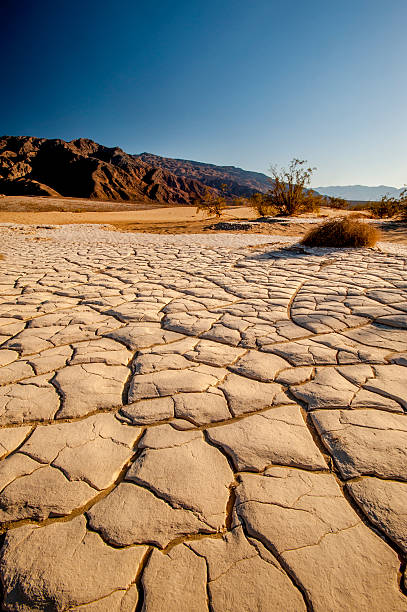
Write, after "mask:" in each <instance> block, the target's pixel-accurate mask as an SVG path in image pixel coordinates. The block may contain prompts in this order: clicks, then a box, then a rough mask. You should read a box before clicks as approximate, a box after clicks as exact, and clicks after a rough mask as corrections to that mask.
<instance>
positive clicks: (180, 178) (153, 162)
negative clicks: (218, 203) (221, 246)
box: [0, 136, 269, 204]
mask: <svg viewBox="0 0 407 612" xmlns="http://www.w3.org/2000/svg"><path fill="white" fill-rule="evenodd" d="M222 184H226V195H228V196H230V197H239V196H247V195H250V194H252V193H254V192H255V191H267V189H268V188H269V180H268V178H267V176H266V175H265V174H261V173H258V172H248V171H246V170H242V169H241V168H235V167H234V166H215V165H213V164H204V163H200V162H193V161H187V160H179V159H170V158H166V157H160V156H158V155H152V154H150V153H142V154H140V155H131V154H129V153H126V152H125V151H123V150H122V149H120V148H119V147H112V148H110V147H105V146H103V145H100V144H98V143H96V142H94V141H93V140H89V139H87V138H79V139H77V140H72V141H70V142H66V141H64V140H60V139H55V140H49V139H46V138H35V137H32V136H2V137H0V193H2V194H5V195H49V196H54V197H55V196H58V195H60V196H64V197H79V198H91V199H97V200H113V201H115V200H116V201H140V200H145V201H149V200H150V201H151V200H153V201H156V202H166V203H171V204H192V203H193V202H194V200H196V198H199V197H201V196H202V195H203V194H204V193H205V189H206V188H207V187H210V188H211V189H214V190H216V191H217V190H218V189H219V188H220V186H221V185H222Z"/></svg>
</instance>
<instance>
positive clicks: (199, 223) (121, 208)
mask: <svg viewBox="0 0 407 612" xmlns="http://www.w3.org/2000/svg"><path fill="white" fill-rule="evenodd" d="M340 214H352V211H345V212H343V211H340ZM353 214H354V213H353ZM336 215H338V212H337V211H335V210H332V209H330V208H322V209H321V212H320V215H319V217H318V218H319V219H320V220H321V222H322V221H323V220H324V219H326V218H328V217H333V216H336ZM256 216H257V215H256V214H255V212H254V211H253V210H252V209H250V208H247V207H229V208H228V209H227V210H226V211H225V212H224V214H223V215H222V217H221V219H220V220H221V221H248V220H250V221H253V220H255V219H256ZM312 217H313V216H312V215H302V216H301V217H298V218H296V219H294V220H292V221H291V222H290V221H287V220H279V219H277V218H276V219H275V220H274V221H273V223H259V224H258V225H256V226H254V227H253V228H252V229H250V230H245V231H244V233H256V234H268V235H272V236H277V235H280V236H302V235H303V234H305V232H306V231H307V230H308V229H309V223H308V222H307V219H309V218H312ZM218 221H219V219H215V218H211V219H209V218H208V217H207V216H206V215H205V214H204V213H202V212H200V213H196V208H195V207H194V206H165V207H163V205H162V204H151V203H148V202H138V203H134V202H132V203H118V202H98V201H95V200H81V199H78V198H49V197H28V196H25V197H24V196H2V197H0V223H18V224H35V225H37V224H73V223H75V224H83V223H85V224H88V223H92V224H93V223H95V224H106V225H109V226H110V229H112V230H113V229H116V230H119V231H121V232H148V233H158V234H200V233H213V232H216V231H218V230H215V229H213V225H214V224H216V223H217V222H218ZM301 221H303V222H301ZM376 225H377V227H379V228H380V230H381V232H382V235H383V237H382V240H384V241H388V242H398V243H400V244H407V223H394V222H389V221H384V222H378V223H377V224H376ZM236 231H239V233H241V231H242V230H236Z"/></svg>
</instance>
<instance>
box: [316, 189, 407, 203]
mask: <svg viewBox="0 0 407 612" xmlns="http://www.w3.org/2000/svg"><path fill="white" fill-rule="evenodd" d="M314 189H315V191H318V193H321V194H322V195H328V196H333V197H335V198H344V199H345V200H357V201H360V202H363V201H371V200H373V201H375V200H380V198H382V197H383V196H385V195H387V196H392V197H395V198H398V197H399V195H400V193H401V191H402V189H397V187H389V186H387V185H378V186H377V187H369V186H367V185H331V186H329V187H314Z"/></svg>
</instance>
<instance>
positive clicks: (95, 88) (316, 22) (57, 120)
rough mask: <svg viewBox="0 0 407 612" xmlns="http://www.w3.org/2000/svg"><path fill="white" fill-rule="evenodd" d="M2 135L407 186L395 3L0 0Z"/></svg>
mask: <svg viewBox="0 0 407 612" xmlns="http://www.w3.org/2000/svg"><path fill="white" fill-rule="evenodd" d="M1 9H2V10H1V16H2V26H3V27H2V34H1V37H0V47H1V58H2V66H1V81H0V82H1V88H2V94H1V96H0V134H10V135H30V136H40V137H45V138H63V139H64V140H71V139H73V138H78V137H87V138H91V139H93V140H96V141H97V142H100V143H101V144H104V145H107V146H116V145H117V146H120V147H122V148H123V149H124V150H125V151H127V152H129V153H140V152H142V151H148V152H151V153H156V154H159V155H164V156H169V157H181V158H186V159H195V160H198V161H207V162H212V163H215V164H222V165H236V166H241V167H243V168H245V169H249V170H258V171H261V172H264V171H267V169H268V167H269V166H270V164H271V163H276V164H283V165H286V164H287V163H288V161H289V160H290V159H291V158H292V157H294V156H295V157H302V158H304V159H307V160H309V161H310V162H311V163H312V165H315V166H317V167H318V172H317V173H316V175H315V179H314V181H313V184H314V185H315V186H316V185H329V184H331V185H338V184H353V183H362V184H368V185H378V184H381V183H384V184H387V185H394V186H401V185H403V184H404V183H407V120H406V119H407V118H406V110H407V68H406V66H407V61H406V60H407V36H406V29H407V0H341V2H335V1H333V0H310V1H309V2H305V1H304V0H291V1H290V0H251V1H250V0H199V1H198V0H187V1H184V0H172V1H171V0H155V1H154V0H153V1H148V0H144V1H142V2H141V1H139V0H115V1H112V0H81V1H79V0H69V1H66V0H50V1H48V0H20V1H19V2H16V1H15V0H2V2H1Z"/></svg>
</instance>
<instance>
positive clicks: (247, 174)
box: [133, 153, 270, 196]
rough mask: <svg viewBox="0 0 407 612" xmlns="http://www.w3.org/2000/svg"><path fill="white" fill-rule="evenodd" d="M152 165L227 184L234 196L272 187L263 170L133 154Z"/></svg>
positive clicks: (213, 184) (211, 184)
mask: <svg viewBox="0 0 407 612" xmlns="http://www.w3.org/2000/svg"><path fill="white" fill-rule="evenodd" d="M133 157H135V158H137V159H141V160H142V161H143V162H145V163H147V164H149V165H150V166H159V167H160V168H163V169H164V170H167V171H169V172H172V173H173V174H175V175H177V176H179V177H188V178H191V179H195V180H197V181H200V182H201V183H204V184H205V185H208V186H209V187H214V188H216V189H219V188H220V187H221V185H222V184H226V185H227V193H228V194H229V195H232V196H250V195H252V194H253V193H254V192H256V191H258V192H266V191H268V190H269V189H270V177H268V176H267V175H266V174H263V173H262V172H252V171H250V170H243V169H242V168H238V167H236V166H216V165H215V164H208V163H205V162H197V161H192V160H189V159H174V158H172V157H161V156H160V155H154V154H152V153H140V154H139V155H133Z"/></svg>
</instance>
